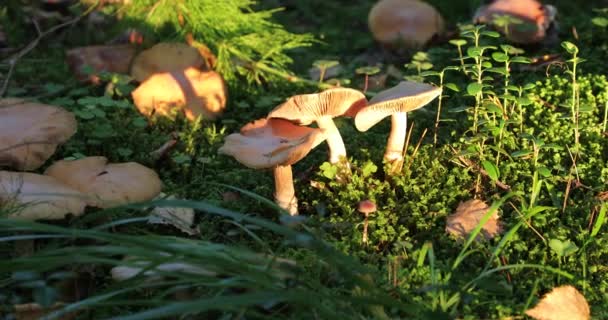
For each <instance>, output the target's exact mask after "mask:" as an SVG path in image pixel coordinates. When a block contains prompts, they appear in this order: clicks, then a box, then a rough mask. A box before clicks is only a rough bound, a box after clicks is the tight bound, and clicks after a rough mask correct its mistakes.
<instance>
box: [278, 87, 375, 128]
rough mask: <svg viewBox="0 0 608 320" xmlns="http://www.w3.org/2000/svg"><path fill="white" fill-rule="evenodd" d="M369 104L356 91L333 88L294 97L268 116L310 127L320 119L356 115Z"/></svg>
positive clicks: (363, 96) (360, 93) (361, 94)
mask: <svg viewBox="0 0 608 320" xmlns="http://www.w3.org/2000/svg"><path fill="white" fill-rule="evenodd" d="M366 104H367V99H366V98H365V95H364V94H363V93H362V92H361V91H359V90H355V89H350V88H331V89H327V90H324V91H322V92H319V93H311V94H301V95H296V96H293V97H291V98H289V99H287V101H285V102H284V103H282V104H281V105H279V106H277V107H276V108H274V110H272V111H270V113H269V114H268V118H281V119H287V120H291V121H293V122H295V123H297V124H300V125H309V124H311V123H312V122H314V121H316V120H317V119H318V118H321V117H325V116H330V117H332V118H333V117H337V116H341V115H344V114H354V112H353V111H352V110H353V109H356V110H359V109H361V108H362V107H364V106H365V105H366Z"/></svg>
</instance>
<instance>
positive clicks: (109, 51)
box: [66, 44, 135, 84]
mask: <svg viewBox="0 0 608 320" xmlns="http://www.w3.org/2000/svg"><path fill="white" fill-rule="evenodd" d="M134 56H135V47H134V46H132V45H129V44H126V45H107V46H90V47H80V48H74V49H70V50H68V51H67V52H66V60H67V63H68V66H69V67H70V70H72V73H74V75H75V76H76V78H77V79H78V80H80V81H91V82H92V83H94V84H99V82H100V79H99V73H101V72H113V73H123V74H128V73H129V66H130V65H131V60H133V57H134ZM87 69H90V71H92V73H90V72H88V71H87Z"/></svg>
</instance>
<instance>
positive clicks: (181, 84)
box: [131, 68, 228, 120]
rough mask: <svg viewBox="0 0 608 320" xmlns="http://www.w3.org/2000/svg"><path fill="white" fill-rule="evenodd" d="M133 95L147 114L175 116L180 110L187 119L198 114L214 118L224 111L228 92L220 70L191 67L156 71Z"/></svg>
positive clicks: (140, 108) (134, 99)
mask: <svg viewBox="0 0 608 320" xmlns="http://www.w3.org/2000/svg"><path fill="white" fill-rule="evenodd" d="M131 95H132V96H133V102H134V103H135V106H136V107H137V109H138V110H139V112H141V113H142V114H143V115H146V116H148V117H151V116H153V115H160V116H173V115H174V113H175V112H176V111H179V112H184V113H185V115H186V118H188V120H196V118H198V116H199V115H203V117H204V118H205V119H210V120H214V119H215V118H216V117H218V116H219V115H220V114H221V113H222V112H223V111H224V108H225V107H226V99H227V95H228V92H227V88H226V84H225V83H224V79H223V78H222V76H220V74H218V73H217V72H215V71H200V70H197V69H196V68H188V69H186V70H181V71H173V72H165V73H158V74H155V75H153V76H151V77H150V78H148V79H147V80H146V81H144V82H143V83H142V84H141V85H140V86H139V87H138V88H137V89H136V90H134V91H133V92H132V93H131Z"/></svg>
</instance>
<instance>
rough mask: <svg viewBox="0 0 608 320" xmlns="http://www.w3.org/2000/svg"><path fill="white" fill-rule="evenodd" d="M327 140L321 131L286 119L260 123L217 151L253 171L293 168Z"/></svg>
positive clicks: (230, 137) (235, 134)
mask: <svg viewBox="0 0 608 320" xmlns="http://www.w3.org/2000/svg"><path fill="white" fill-rule="evenodd" d="M323 140H325V136H324V134H323V131H322V130H321V129H318V128H309V127H303V126H298V125H295V124H293V123H291V122H290V121H287V120H283V119H259V120H256V121H253V122H250V123H248V124H247V125H245V126H244V127H243V128H241V132H240V133H233V134H231V135H229V136H227V137H226V139H225V142H224V145H223V146H222V147H221V148H220V149H219V150H218V151H219V153H221V154H226V155H230V156H233V157H234V158H235V159H236V160H237V161H239V162H240V163H242V164H244V165H245V166H247V167H250V168H253V169H265V168H272V167H275V166H278V165H283V166H286V165H291V164H294V163H296V162H298V161H299V160H300V159H302V158H304V157H305V156H306V155H307V154H308V152H309V151H310V150H311V149H313V148H314V147H315V146H317V145H318V144H319V143H321V142H323Z"/></svg>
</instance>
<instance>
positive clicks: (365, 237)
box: [361, 213, 369, 244]
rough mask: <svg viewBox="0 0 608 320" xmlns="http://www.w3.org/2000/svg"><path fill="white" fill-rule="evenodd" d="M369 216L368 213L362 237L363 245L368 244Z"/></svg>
mask: <svg viewBox="0 0 608 320" xmlns="http://www.w3.org/2000/svg"><path fill="white" fill-rule="evenodd" d="M368 215H369V214H368V213H366V214H365V221H363V236H362V237H361V242H363V244H367V225H368V221H367V216H368Z"/></svg>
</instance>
